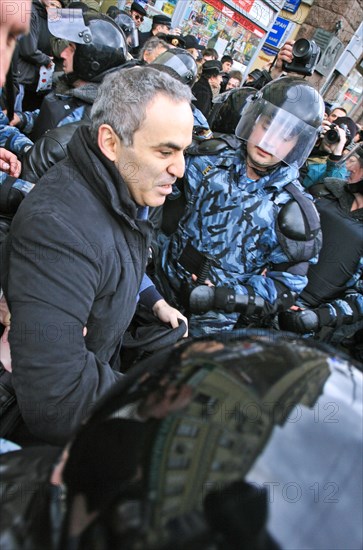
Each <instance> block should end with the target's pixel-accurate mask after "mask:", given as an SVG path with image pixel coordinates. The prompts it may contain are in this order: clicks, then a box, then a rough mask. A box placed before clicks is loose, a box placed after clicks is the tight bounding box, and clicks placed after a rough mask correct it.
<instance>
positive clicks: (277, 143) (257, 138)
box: [236, 98, 318, 167]
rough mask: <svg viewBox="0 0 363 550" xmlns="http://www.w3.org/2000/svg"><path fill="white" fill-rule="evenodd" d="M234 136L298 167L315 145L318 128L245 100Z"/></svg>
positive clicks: (264, 103)
mask: <svg viewBox="0 0 363 550" xmlns="http://www.w3.org/2000/svg"><path fill="white" fill-rule="evenodd" d="M236 136H237V137H238V138H240V139H242V140H244V141H247V142H248V143H250V144H252V145H255V146H257V147H259V148H260V149H262V150H263V151H265V152H267V153H269V154H270V155H273V156H274V157H276V159H278V160H279V161H283V162H285V163H286V164H288V165H289V166H295V167H296V166H297V167H300V166H302V165H303V164H304V162H305V160H306V159H307V157H308V156H309V154H310V151H311V150H312V148H313V146H314V144H315V141H316V139H317V136H318V129H316V128H313V127H312V126H310V124H307V123H306V122H304V121H302V120H301V119H299V118H297V117H296V116H295V115H293V114H292V113H290V112H289V111H286V110H284V109H281V108H279V107H276V105H273V104H272V103H270V102H269V101H266V100H265V99H262V98H259V99H257V100H254V101H253V100H247V104H246V107H245V108H244V109H243V112H242V116H241V119H240V121H239V123H238V125H237V128H236ZM276 162H278V161H276Z"/></svg>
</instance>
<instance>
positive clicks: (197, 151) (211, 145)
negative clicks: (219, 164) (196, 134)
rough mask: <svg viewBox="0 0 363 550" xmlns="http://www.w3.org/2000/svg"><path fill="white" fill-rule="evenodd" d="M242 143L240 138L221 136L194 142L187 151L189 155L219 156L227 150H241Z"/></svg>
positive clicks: (227, 135)
mask: <svg viewBox="0 0 363 550" xmlns="http://www.w3.org/2000/svg"><path fill="white" fill-rule="evenodd" d="M240 147H241V142H240V140H239V139H238V138H236V137H235V136H233V135H229V134H220V135H219V136H218V137H217V138H212V139H205V140H202V141H194V142H193V143H192V145H191V146H190V147H189V148H188V149H187V151H186V152H187V153H188V155H195V156H200V155H219V154H220V153H221V152H222V151H225V150H226V149H234V150H236V149H239V148H240Z"/></svg>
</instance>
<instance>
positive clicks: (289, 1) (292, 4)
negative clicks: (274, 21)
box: [282, 0, 301, 13]
mask: <svg viewBox="0 0 363 550" xmlns="http://www.w3.org/2000/svg"><path fill="white" fill-rule="evenodd" d="M300 3H301V0H286V2H285V4H284V6H283V8H282V9H283V10H285V11H289V12H290V13H296V12H297V10H298V9H299V6H300Z"/></svg>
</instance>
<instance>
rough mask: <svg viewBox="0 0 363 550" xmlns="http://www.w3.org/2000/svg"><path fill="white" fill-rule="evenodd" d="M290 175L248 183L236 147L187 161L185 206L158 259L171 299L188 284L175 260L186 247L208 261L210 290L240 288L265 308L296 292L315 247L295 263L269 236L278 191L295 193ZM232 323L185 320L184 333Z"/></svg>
mask: <svg viewBox="0 0 363 550" xmlns="http://www.w3.org/2000/svg"><path fill="white" fill-rule="evenodd" d="M298 175H299V172H298V169H297V168H295V167H290V166H286V165H279V166H278V167H276V168H275V169H274V170H273V171H271V172H269V173H268V175H266V176H264V177H261V178H260V179H259V180H257V181H253V180H251V179H249V178H248V176H247V173H246V164H245V160H244V151H243V148H241V147H240V148H239V149H238V150H235V149H232V148H228V149H227V150H225V151H223V152H222V153H221V154H219V156H213V155H210V156H208V155H207V156H187V159H186V172H185V178H184V179H185V194H186V199H187V207H186V211H185V214H184V216H183V217H182V219H181V221H180V223H179V228H178V230H177V231H176V232H175V233H174V234H173V235H172V236H171V237H170V239H168V240H166V241H165V242H164V245H163V250H162V260H161V261H162V269H163V272H164V273H165V275H166V276H167V278H168V281H169V283H170V285H171V287H172V289H173V291H174V292H175V294H176V295H177V296H178V295H179V292H180V289H181V285H182V283H183V282H190V281H191V273H190V272H188V271H187V270H186V269H185V268H184V267H183V266H182V265H181V264H180V263H179V261H178V259H179V257H180V255H181V254H182V252H183V250H184V248H185V246H186V245H187V243H188V242H189V243H190V244H191V245H192V246H193V247H195V248H196V249H197V250H198V251H199V252H202V253H204V254H205V253H207V254H209V255H211V256H212V257H213V258H214V260H215V261H216V265H214V266H212V267H211V269H210V273H209V279H210V280H211V282H212V283H213V284H214V285H218V286H219V285H227V286H229V287H232V288H233V289H234V290H235V291H236V293H241V294H247V293H248V288H246V285H248V286H249V287H250V288H251V287H252V289H253V290H252V292H254V293H255V294H257V295H259V296H260V297H262V298H263V299H264V300H266V301H267V302H268V303H269V304H274V303H275V302H276V300H277V299H278V296H279V295H280V294H281V292H283V291H284V290H286V289H288V290H289V291H291V292H292V293H296V294H299V293H300V292H301V291H302V290H303V288H304V287H305V285H306V284H307V278H306V271H307V266H308V263H316V262H317V257H318V250H319V247H320V244H319V243H316V246H315V248H314V252H313V253H312V255H311V257H310V258H308V262H305V264H306V265H303V262H301V266H300V265H299V263H300V262H299V259H298V258H297V259H292V257H291V255H290V257H289V256H288V255H287V253H286V251H285V250H283V247H282V245H281V244H280V242H279V238H278V234H277V231H276V219H277V216H278V213H279V211H280V209H281V207H282V205H284V204H286V203H287V202H288V201H290V200H291V199H292V197H291V194H290V193H289V192H288V191H286V190H284V187H285V186H286V185H287V184H288V183H290V182H294V185H296V186H297V187H298V188H299V189H300V190H301V191H302V190H303V188H302V187H301V185H300V184H299V183H298V181H297V178H298ZM305 195H306V193H305ZM307 196H308V197H309V198H311V197H310V196H309V195H307ZM282 265H283V266H284V268H283V269H284V270H283V269H282ZM300 267H301V268H300ZM179 297H180V296H179ZM237 318H238V314H236V313H231V314H221V313H216V312H212V313H211V312H210V313H208V314H205V315H198V316H192V318H191V320H190V328H191V332H192V334H194V335H197V334H199V333H209V332H214V331H216V330H220V329H224V330H228V329H231V328H233V325H234V324H235V322H236V320H237ZM196 327H197V328H196Z"/></svg>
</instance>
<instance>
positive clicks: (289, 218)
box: [276, 197, 322, 262]
mask: <svg viewBox="0 0 363 550" xmlns="http://www.w3.org/2000/svg"><path fill="white" fill-rule="evenodd" d="M304 198H305V199H306V200H307V201H308V202H306V203H305V201H304V203H305V204H304V206H305V207H307V208H308V212H306V210H305V208H304V209H303V207H302V204H301V202H300V201H299V202H298V201H297V200H295V199H291V200H290V201H289V202H287V203H286V204H284V205H283V206H282V208H281V210H280V212H279V214H278V216H277V220H276V234H277V237H278V240H279V243H280V245H281V247H282V249H283V250H284V252H285V254H286V255H287V257H288V258H289V259H290V261H292V262H302V261H304V262H306V261H308V260H310V259H311V258H313V257H314V256H316V255H317V254H318V253H319V251H320V248H321V243H322V235H321V229H320V223H319V215H318V213H317V210H316V208H315V205H314V203H313V202H312V201H311V200H310V199H307V197H304Z"/></svg>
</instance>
